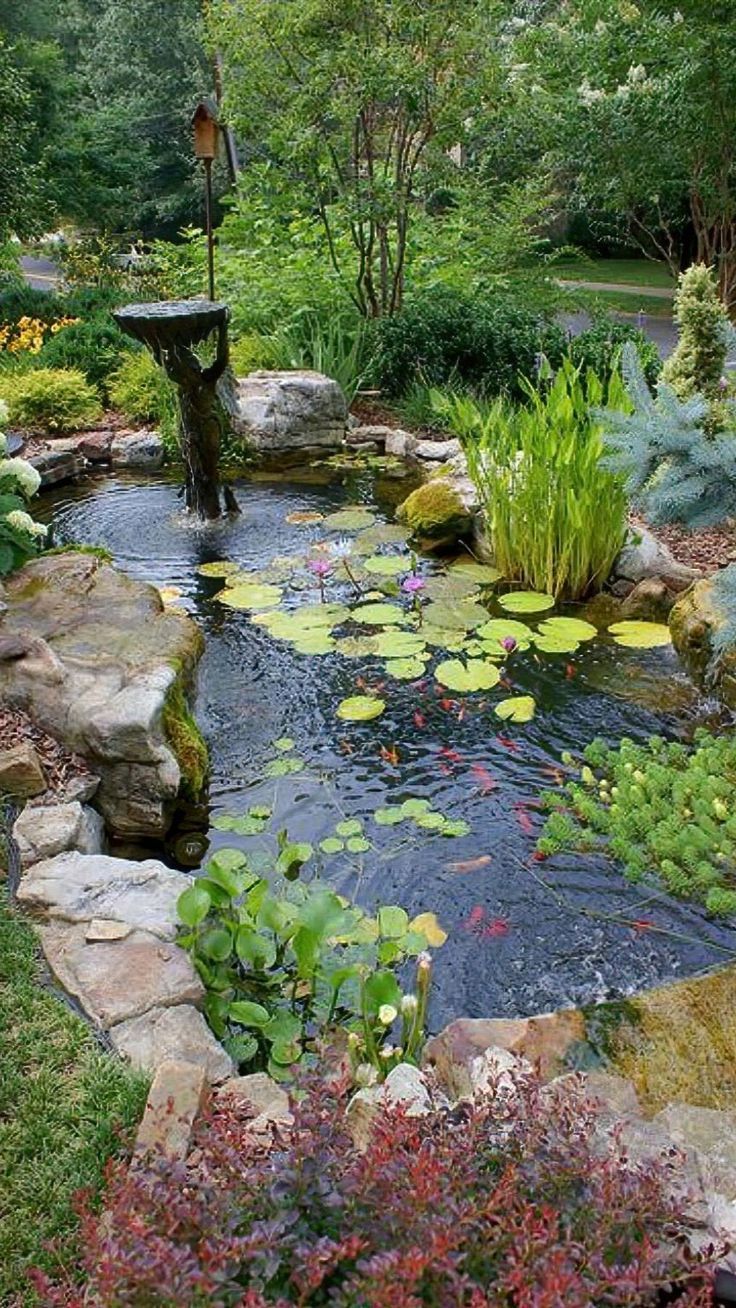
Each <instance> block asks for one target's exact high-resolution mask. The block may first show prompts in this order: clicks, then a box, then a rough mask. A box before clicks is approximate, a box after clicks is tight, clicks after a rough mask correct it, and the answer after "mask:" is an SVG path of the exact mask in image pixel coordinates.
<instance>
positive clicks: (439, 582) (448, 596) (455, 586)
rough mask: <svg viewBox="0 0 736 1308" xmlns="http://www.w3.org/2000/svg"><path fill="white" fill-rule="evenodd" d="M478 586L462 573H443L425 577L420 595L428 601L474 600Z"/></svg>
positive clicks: (471, 578)
mask: <svg viewBox="0 0 736 1308" xmlns="http://www.w3.org/2000/svg"><path fill="white" fill-rule="evenodd" d="M477 594H478V584H477V582H476V581H475V580H474V579H473V577H467V576H466V575H465V574H464V573H462V572H444V573H441V574H440V575H439V576H436V577H427V578H426V580H425V582H424V589H423V590H422V595H423V596H425V597H426V598H427V599H428V600H459V599H468V598H469V597H470V596H471V595H472V596H473V597H474V598H475V597H476V596H477Z"/></svg>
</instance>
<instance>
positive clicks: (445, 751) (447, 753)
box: [439, 745, 463, 763]
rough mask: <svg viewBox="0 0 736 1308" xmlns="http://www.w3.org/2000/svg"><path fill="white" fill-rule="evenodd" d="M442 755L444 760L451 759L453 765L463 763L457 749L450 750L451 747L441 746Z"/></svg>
mask: <svg viewBox="0 0 736 1308" xmlns="http://www.w3.org/2000/svg"><path fill="white" fill-rule="evenodd" d="M439 752H440V754H441V755H442V757H443V758H446V759H449V760H450V762H451V763H462V761H463V756H462V754H458V752H457V750H456V749H450V746H449V745H440V749H439Z"/></svg>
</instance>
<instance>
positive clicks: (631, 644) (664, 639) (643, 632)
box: [608, 622, 672, 649]
mask: <svg viewBox="0 0 736 1308" xmlns="http://www.w3.org/2000/svg"><path fill="white" fill-rule="evenodd" d="M608 630H609V632H610V634H611V635H612V636H613V639H614V640H615V642H616V644H617V645H625V646H626V648H627V649H655V648H656V647H657V646H658V645H671V644H672V636H671V635H670V629H669V627H667V626H665V624H664V623H663V622H615V623H614V624H613V626H612V627H609V628H608Z"/></svg>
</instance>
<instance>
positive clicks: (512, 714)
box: [495, 695, 537, 722]
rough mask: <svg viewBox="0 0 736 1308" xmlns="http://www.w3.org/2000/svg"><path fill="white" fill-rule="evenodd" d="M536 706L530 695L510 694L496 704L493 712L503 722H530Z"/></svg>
mask: <svg viewBox="0 0 736 1308" xmlns="http://www.w3.org/2000/svg"><path fill="white" fill-rule="evenodd" d="M536 707H537V706H536V704H535V703H534V700H533V699H532V697H531V695H511V696H510V698H509V699H502V700H501V703H500V704H497V705H496V708H495V712H496V715H497V716H498V717H499V718H503V720H504V722H531V720H532V718H533V717H534V713H535V711H536Z"/></svg>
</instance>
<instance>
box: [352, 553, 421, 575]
mask: <svg viewBox="0 0 736 1308" xmlns="http://www.w3.org/2000/svg"><path fill="white" fill-rule="evenodd" d="M363 567H364V568H365V570H366V572H370V573H374V574H375V575H376V576H379V577H397V576H398V575H399V573H400V572H410V571H411V568H412V557H411V554H371V556H370V558H368V559H365V561H364V563H363Z"/></svg>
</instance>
